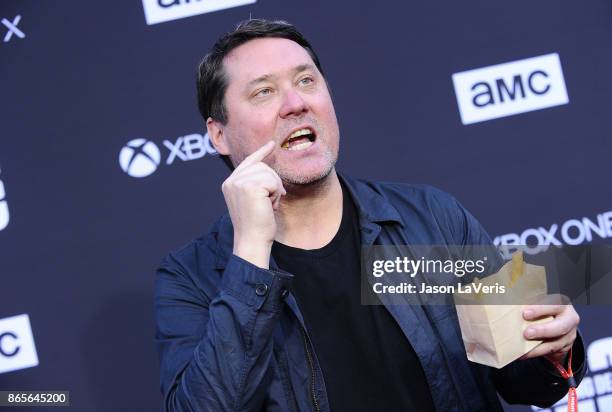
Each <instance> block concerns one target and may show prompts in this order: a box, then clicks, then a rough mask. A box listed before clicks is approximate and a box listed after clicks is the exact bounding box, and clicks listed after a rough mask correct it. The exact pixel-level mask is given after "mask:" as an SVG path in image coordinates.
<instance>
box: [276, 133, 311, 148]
mask: <svg viewBox="0 0 612 412" xmlns="http://www.w3.org/2000/svg"><path fill="white" fill-rule="evenodd" d="M307 134H312V130H310V129H300V130H296V131H295V132H293V133H291V135H290V136H289V137H288V138H287V140H285V142H284V143H283V147H284V148H285V149H286V148H288V147H289V142H290V141H291V139H295V138H296V137H300V136H304V135H307Z"/></svg>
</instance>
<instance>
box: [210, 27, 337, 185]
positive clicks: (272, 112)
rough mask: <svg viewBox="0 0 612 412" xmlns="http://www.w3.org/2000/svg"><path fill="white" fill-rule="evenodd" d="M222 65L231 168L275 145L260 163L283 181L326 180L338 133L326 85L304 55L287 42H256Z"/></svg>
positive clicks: (269, 39)
mask: <svg viewBox="0 0 612 412" xmlns="http://www.w3.org/2000/svg"><path fill="white" fill-rule="evenodd" d="M223 66H224V69H225V72H226V75H227V78H228V87H227V89H226V93H225V107H226V110H227V115H228V121H227V124H226V125H224V126H222V130H223V135H224V138H223V141H224V142H225V144H226V150H227V152H228V154H229V155H230V156H231V158H232V160H233V162H234V164H235V165H237V164H238V163H240V162H241V161H242V160H243V159H244V158H245V157H246V156H248V155H249V154H251V153H252V152H254V151H255V150H257V149H258V148H259V147H261V146H262V145H264V144H265V143H266V142H268V141H270V140H274V142H275V148H274V151H273V152H272V153H271V154H270V155H269V156H268V157H267V158H266V159H265V160H264V162H265V163H267V164H268V165H269V166H270V167H271V168H272V169H274V170H275V171H276V172H277V173H278V175H279V176H280V178H281V179H282V180H283V182H285V183H289V184H309V183H312V182H315V181H318V180H320V179H322V178H324V177H325V176H327V175H328V174H329V173H330V172H331V171H332V170H333V168H334V164H335V162H336V159H337V157H338V144H339V134H340V133H339V129H338V121H337V119H336V113H335V111H334V106H333V104H332V100H331V96H330V95H329V90H328V89H327V84H326V83H325V79H324V78H323V76H322V75H321V73H320V72H319V70H318V69H317V68H316V66H315V64H314V62H313V61H312V59H311V58H310V55H309V54H308V52H306V50H305V49H304V48H303V47H302V46H300V45H299V44H297V43H295V42H293V41H291V40H287V39H282V38H262V39H255V40H251V41H249V42H247V43H245V44H242V45H240V46H239V47H237V48H236V49H234V50H232V51H231V52H230V53H229V54H228V55H227V56H226V57H225V59H224V61H223Z"/></svg>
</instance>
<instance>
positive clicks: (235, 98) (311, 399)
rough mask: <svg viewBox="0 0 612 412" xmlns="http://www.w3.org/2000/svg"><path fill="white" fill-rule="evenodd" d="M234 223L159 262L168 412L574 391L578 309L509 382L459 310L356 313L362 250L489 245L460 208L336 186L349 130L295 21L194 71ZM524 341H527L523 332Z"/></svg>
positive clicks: (533, 310) (336, 406) (369, 187)
mask: <svg viewBox="0 0 612 412" xmlns="http://www.w3.org/2000/svg"><path fill="white" fill-rule="evenodd" d="M197 85H198V99H199V107H200V111H201V113H202V115H203V117H204V119H205V120H206V126H207V129H208V134H209V136H210V138H211V141H212V142H213V144H214V146H215V148H216V150H217V151H218V152H219V153H220V154H221V155H222V156H224V159H225V160H226V162H228V164H229V165H230V167H232V168H233V171H232V173H231V175H230V176H229V177H228V178H227V179H226V180H225V181H224V183H223V185H222V191H223V195H224V198H225V201H226V204H227V208H228V211H229V214H228V215H225V216H223V217H222V218H221V219H220V220H219V221H218V222H217V223H216V224H215V225H214V226H213V228H212V229H211V231H210V232H209V233H208V234H206V235H204V236H203V237H201V238H199V239H197V240H195V241H193V242H191V243H190V244H188V245H187V246H185V247H184V248H182V249H180V250H179V251H176V252H173V253H171V254H169V255H168V256H167V257H166V258H165V259H164V260H163V262H162V264H161V266H160V268H159V270H158V274H157V284H156V317H157V334H156V340H157V345H158V349H159V353H160V360H161V386H162V391H163V393H164V397H165V400H164V402H165V407H166V410H170V411H262V410H265V411H329V410H332V411H351V412H353V411H406V410H415V411H430V410H431V411H433V410H438V411H495V410H501V406H500V403H499V401H498V399H497V392H499V393H500V394H501V395H502V396H503V397H504V398H505V399H506V400H507V401H508V402H512V403H526V404H536V405H540V406H546V405H550V404H552V403H553V402H555V401H557V400H558V399H560V398H561V397H563V395H564V394H565V393H567V387H566V385H565V383H564V381H563V379H562V378H561V377H560V376H559V374H558V373H556V371H555V369H554V368H553V367H552V366H551V365H550V363H549V362H548V360H547V359H545V358H543V356H544V355H546V356H547V357H548V358H549V359H556V360H558V361H561V362H563V361H564V360H565V357H566V354H567V352H568V351H569V349H570V348H573V357H574V362H573V365H574V371H575V372H576V375H577V378H578V380H579V379H580V378H581V377H582V375H583V374H584V366H583V364H584V348H583V346H582V342H581V339H580V338H578V339H576V336H577V334H576V328H577V325H578V316H577V314H576V312H575V311H574V309H573V308H572V306H571V305H569V306H562V305H546V306H531V307H528V310H529V313H527V312H526V313H525V317H526V318H528V319H535V318H539V317H542V316H545V315H552V316H554V320H551V321H549V322H547V323H545V324H540V325H538V326H536V327H534V328H529V329H528V330H527V331H526V332H525V333H526V336H525V337H526V338H527V339H545V340H546V342H545V343H543V344H542V345H540V346H538V347H537V348H536V349H534V350H533V351H532V352H530V353H529V354H528V355H527V356H526V357H525V359H521V360H517V361H515V362H512V363H511V364H510V365H508V366H506V367H504V368H503V369H500V370H497V369H493V368H489V367H486V366H483V365H479V364H475V363H471V362H469V361H468V360H467V358H466V355H465V349H464V346H463V343H462V340H461V334H460V331H459V326H458V323H457V316H456V312H455V310H454V308H453V307H452V306H435V307H434V306H432V307H425V306H423V307H421V306H410V305H403V306H399V305H387V306H368V305H361V304H360V303H361V302H360V300H359V299H360V298H359V296H360V266H359V259H360V257H359V253H360V246H361V245H371V244H380V245H385V244H422V245H426V244H432V245H433V244H451V245H462V244H463V245H482V244H485V245H486V244H490V243H491V241H490V238H489V237H488V236H487V234H486V233H485V232H484V230H483V229H482V227H481V226H480V225H479V224H478V222H477V221H476V220H475V219H474V218H473V217H472V216H471V215H470V214H469V213H468V212H467V211H466V210H465V209H464V208H463V207H462V206H461V205H460V204H459V203H458V202H457V201H456V200H455V199H453V198H452V197H450V196H449V195H447V194H445V193H442V192H440V191H438V190H435V189H433V188H430V187H425V186H411V185H403V184H388V183H376V182H368V181H361V180H355V179H351V178H349V177H346V176H341V175H339V174H337V173H336V170H335V168H334V165H335V163H336V159H337V156H338V148H339V128H338V122H337V120H336V115H335V112H334V106H333V104H332V99H331V97H330V93H329V89H328V86H327V83H326V80H325V78H324V76H323V71H322V69H321V65H320V63H319V60H318V58H317V56H316V54H315V52H314V50H313V49H312V47H311V46H310V44H309V43H308V41H306V39H304V37H303V36H302V35H301V34H300V33H299V32H298V31H297V30H296V29H295V27H293V26H291V25H290V24H287V23H285V22H278V21H277V22H272V21H266V20H250V21H247V22H244V23H242V24H240V25H239V26H238V27H237V28H236V29H235V30H234V31H233V32H231V33H229V34H227V35H226V36H224V37H222V38H221V39H220V40H218V42H217V43H216V44H215V46H214V47H213V49H212V51H211V52H210V53H209V54H208V55H207V56H206V57H205V58H204V59H203V61H202V63H201V64H200V67H199V71H198V82H197ZM517 333H520V331H517Z"/></svg>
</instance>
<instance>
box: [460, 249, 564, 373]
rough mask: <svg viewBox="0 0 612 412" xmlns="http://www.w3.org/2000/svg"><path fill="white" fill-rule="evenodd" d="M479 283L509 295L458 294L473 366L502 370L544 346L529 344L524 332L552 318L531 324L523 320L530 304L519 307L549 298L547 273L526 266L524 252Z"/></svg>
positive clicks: (518, 253) (468, 352) (530, 341)
mask: <svg viewBox="0 0 612 412" xmlns="http://www.w3.org/2000/svg"><path fill="white" fill-rule="evenodd" d="M477 282H482V283H483V284H484V285H490V286H494V285H495V284H496V283H497V284H499V285H504V286H505V288H506V293H504V294H484V293H478V294H476V293H471V294H464V293H463V294H458V293H455V294H454V300H455V304H456V308H457V315H458V317H459V325H460V327H461V336H462V337H463V343H464V345H465V350H466V353H467V357H468V359H469V360H471V361H472V362H477V363H481V364H484V365H488V366H492V367H495V368H502V367H504V366H506V365H507V364H508V363H510V362H512V361H514V360H515V359H518V358H519V357H521V356H522V355H524V354H526V353H527V352H529V351H530V350H532V349H533V348H535V347H536V346H538V345H539V344H540V343H542V341H534V340H526V339H525V338H524V337H523V332H524V331H525V329H526V328H527V326H529V325H530V324H532V323H542V322H547V321H548V320H550V319H552V318H551V317H547V318H544V319H538V320H536V321H527V320H525V319H523V308H524V307H525V306H526V304H521V305H518V304H516V303H517V302H535V301H536V299H537V298H538V297H541V296H543V295H546V291H547V287H546V270H545V269H544V267H542V266H536V265H531V264H528V263H525V262H523V255H522V252H517V253H515V255H514V256H513V257H512V260H511V261H509V262H507V263H506V264H505V265H504V266H503V267H502V268H501V269H500V270H499V272H497V273H495V274H493V275H491V276H488V277H486V278H484V279H482V280H478V279H476V280H475V281H474V283H477ZM505 303H507V304H505Z"/></svg>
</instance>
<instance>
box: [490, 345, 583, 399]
mask: <svg viewBox="0 0 612 412" xmlns="http://www.w3.org/2000/svg"><path fill="white" fill-rule="evenodd" d="M565 366H567V365H565ZM492 369H493V381H494V383H495V387H496V389H497V391H498V392H499V394H500V395H501V396H502V398H504V400H505V401H506V402H508V403H510V404H514V403H520V404H525V405H535V406H538V407H540V408H548V407H550V406H552V405H553V404H554V403H555V402H557V401H558V400H560V399H561V398H563V397H564V396H565V395H567V392H568V389H569V388H568V385H567V382H566V381H565V379H563V377H561V375H560V374H559V372H558V371H557V370H556V369H555V367H554V366H553V365H552V363H550V362H549V361H548V360H546V359H545V358H543V357H539V358H533V359H527V360H516V361H514V362H511V363H509V364H508V365H506V366H505V367H503V368H501V369H494V368H492ZM586 369H587V368H586V357H585V351H584V342H583V340H582V336H581V335H580V333H578V335H577V336H576V340H575V341H574V346H572V371H573V372H574V379H575V380H576V385H578V384H580V381H582V378H583V377H584V375H585V373H586Z"/></svg>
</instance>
